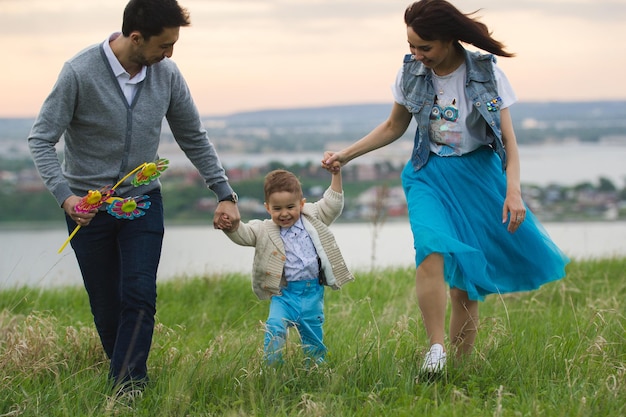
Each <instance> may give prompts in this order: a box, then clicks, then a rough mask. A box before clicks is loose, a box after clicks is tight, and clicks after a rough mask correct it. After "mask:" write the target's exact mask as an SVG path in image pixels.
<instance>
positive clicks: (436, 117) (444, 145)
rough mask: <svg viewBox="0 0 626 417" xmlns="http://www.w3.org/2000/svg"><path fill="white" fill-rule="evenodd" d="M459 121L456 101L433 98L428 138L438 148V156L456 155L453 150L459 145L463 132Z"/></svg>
mask: <svg viewBox="0 0 626 417" xmlns="http://www.w3.org/2000/svg"><path fill="white" fill-rule="evenodd" d="M458 119H459V109H458V107H457V102H456V99H452V100H449V102H447V103H446V101H443V100H440V99H439V98H438V97H435V104H434V106H433V109H432V110H431V112H430V137H431V140H432V142H434V143H435V144H437V145H440V146H438V153H439V154H440V155H452V154H455V153H457V152H456V151H455V148H456V147H457V146H459V145H460V144H461V138H462V136H463V131H462V128H461V126H460V124H459V123H458V122H457V121H458Z"/></svg>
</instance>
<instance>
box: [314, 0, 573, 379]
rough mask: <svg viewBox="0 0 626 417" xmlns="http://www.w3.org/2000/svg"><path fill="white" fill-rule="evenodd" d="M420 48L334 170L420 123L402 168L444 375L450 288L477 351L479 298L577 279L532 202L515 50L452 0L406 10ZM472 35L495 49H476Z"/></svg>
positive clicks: (338, 155)
mask: <svg viewBox="0 0 626 417" xmlns="http://www.w3.org/2000/svg"><path fill="white" fill-rule="evenodd" d="M404 21H405V23H406V25H407V38H408V43H409V49H410V52H411V54H410V55H407V56H406V57H405V59H404V65H403V66H402V68H401V70H400V71H399V73H398V76H397V79H396V82H395V84H394V86H393V94H394V99H395V103H394V104H393V108H392V110H391V114H390V116H389V118H388V119H387V120H386V121H385V122H383V123H382V124H381V125H379V126H378V127H376V128H375V129H374V130H373V131H372V132H370V133H369V134H367V135H366V136H364V137H363V138H362V139H360V140H359V141H357V142H355V143H353V144H352V145H350V146H348V147H347V148H345V149H343V150H341V151H339V152H328V151H327V152H325V154H324V159H323V160H322V166H324V167H325V168H326V169H329V170H332V169H333V167H338V166H341V165H343V164H346V163H347V162H349V161H351V160H352V159H354V158H356V157H358V156H360V155H363V154H365V153H367V152H370V151H372V150H374V149H378V148H381V147H383V146H386V145H388V144H390V143H392V142H393V141H395V140H396V139H398V138H399V137H400V136H402V135H403V133H404V132H405V131H406V129H407V128H408V126H409V123H410V122H411V120H412V118H414V119H415V121H416V122H417V130H416V133H415V140H414V147H413V152H412V155H411V158H410V161H409V162H408V163H407V164H406V167H405V168H404V170H403V172H402V184H403V188H404V192H405V195H406V199H407V204H408V210H409V219H410V224H411V230H412V232H413V239H414V247H415V263H416V265H417V268H416V292H417V299H418V303H419V307H420V310H421V313H422V318H423V322H424V326H425V328H426V333H427V335H428V337H429V339H430V350H429V351H428V352H427V353H426V356H425V358H424V363H423V365H422V371H423V372H425V373H437V372H441V371H442V370H443V369H444V367H445V364H446V349H445V347H444V346H445V343H444V338H445V336H444V334H445V315H446V305H447V288H446V284H447V285H449V286H450V299H451V307H452V308H451V316H450V324H449V338H450V339H449V341H450V343H451V345H452V348H453V351H454V352H455V353H456V355H457V356H461V355H463V354H466V353H469V352H471V350H472V347H473V345H474V340H475V338H476V331H477V326H478V301H480V300H483V299H484V297H485V296H486V295H488V294H493V293H499V294H502V293H508V292H514V291H527V290H533V289H536V288H538V287H539V286H540V285H542V284H544V283H547V282H550V281H554V280H557V279H560V278H562V277H563V276H565V265H566V264H567V263H568V262H569V260H568V259H567V257H566V256H565V255H564V254H563V253H562V252H561V251H560V250H559V248H558V247H557V246H556V245H555V244H554V243H553V242H552V241H551V239H550V237H549V236H548V235H547V233H546V232H545V230H544V229H543V227H542V226H541V225H540V224H539V222H538V221H537V219H536V218H535V216H534V215H533V214H532V213H531V212H530V211H529V210H528V209H527V207H526V206H525V204H524V202H523V201H522V195H521V186H520V163H519V151H518V147H517V143H516V138H515V132H514V131H513V124H512V121H511V114H510V111H509V106H510V105H511V104H513V103H514V102H515V101H516V97H515V94H514V92H513V90H512V88H511V86H510V84H509V82H508V80H507V78H506V76H505V75H504V73H503V72H502V71H501V70H500V69H499V68H498V67H497V66H496V64H495V62H496V59H495V57H494V55H498V56H503V57H512V56H513V54H511V53H509V52H507V51H505V50H504V46H503V45H502V43H500V42H498V41H497V40H495V39H493V38H492V37H491V35H490V33H489V30H488V28H487V26H485V25H484V24H483V23H481V22H479V21H477V20H476V19H473V18H472V14H463V13H462V12H460V11H459V10H458V9H456V8H455V7H454V6H452V5H451V4H450V3H448V2H446V1H445V0H421V1H418V2H415V3H413V4H412V5H410V6H409V7H408V8H407V9H406V11H405V15H404ZM461 42H463V43H465V44H471V45H473V46H475V47H477V48H479V49H482V50H484V51H487V52H490V54H481V53H479V52H470V51H468V50H466V49H465V48H464V47H463V46H462V45H461Z"/></svg>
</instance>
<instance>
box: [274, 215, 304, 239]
mask: <svg viewBox="0 0 626 417" xmlns="http://www.w3.org/2000/svg"><path fill="white" fill-rule="evenodd" d="M294 228H295V229H294ZM297 230H304V223H302V217H300V218H299V219H298V220H296V222H295V223H294V224H292V225H291V226H289V227H281V228H280V235H281V236H282V237H285V236H287V234H288V233H289V232H291V231H293V232H296V231H297Z"/></svg>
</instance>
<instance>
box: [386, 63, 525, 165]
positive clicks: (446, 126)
mask: <svg viewBox="0 0 626 417" xmlns="http://www.w3.org/2000/svg"><path fill="white" fill-rule="evenodd" d="M493 66H494V74H495V77H496V83H497V86H498V95H499V96H500V98H501V99H502V103H501V105H500V108H502V109H504V108H507V107H509V106H510V105H512V104H513V103H515V102H516V101H517V97H516V96H515V92H514V91H513V88H512V87H511V84H510V83H509V80H508V79H507V78H506V75H505V74H504V72H503V71H502V70H501V69H500V68H499V67H498V66H497V65H495V64H494V65H493ZM402 73H403V70H402V68H400V70H399V71H398V75H397V76H396V81H395V83H394V84H393V86H392V88H391V89H392V93H393V97H394V99H395V101H396V102H397V103H398V104H401V105H403V106H406V98H405V96H404V94H403V91H402ZM432 75H433V86H434V88H435V95H436V101H435V106H433V109H432V111H431V115H430V127H429V130H430V150H431V151H432V152H434V153H436V154H438V155H441V156H449V155H463V154H466V153H469V152H472V151H473V150H475V149H478V148H479V147H481V146H483V145H488V144H489V142H490V140H489V139H488V138H487V125H486V124H485V123H484V121H483V119H482V117H481V116H480V114H478V112H474V113H472V108H473V106H472V102H471V101H470V100H469V99H468V98H467V96H466V90H465V75H466V66H465V63H463V64H461V66H459V67H458V68H457V69H456V70H455V71H454V72H452V73H451V74H448V75H445V76H441V77H440V76H438V75H436V74H435V73H434V72H433V73H432ZM470 115H471V116H470Z"/></svg>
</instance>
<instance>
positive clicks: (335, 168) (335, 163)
mask: <svg viewBox="0 0 626 417" xmlns="http://www.w3.org/2000/svg"><path fill="white" fill-rule="evenodd" d="M345 164H346V163H345V162H344V158H343V155H341V154H340V153H339V152H332V151H326V152H324V158H322V168H324V169H325V170H327V171H328V172H330V173H331V174H336V173H338V172H339V171H341V166H342V165H345Z"/></svg>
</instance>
